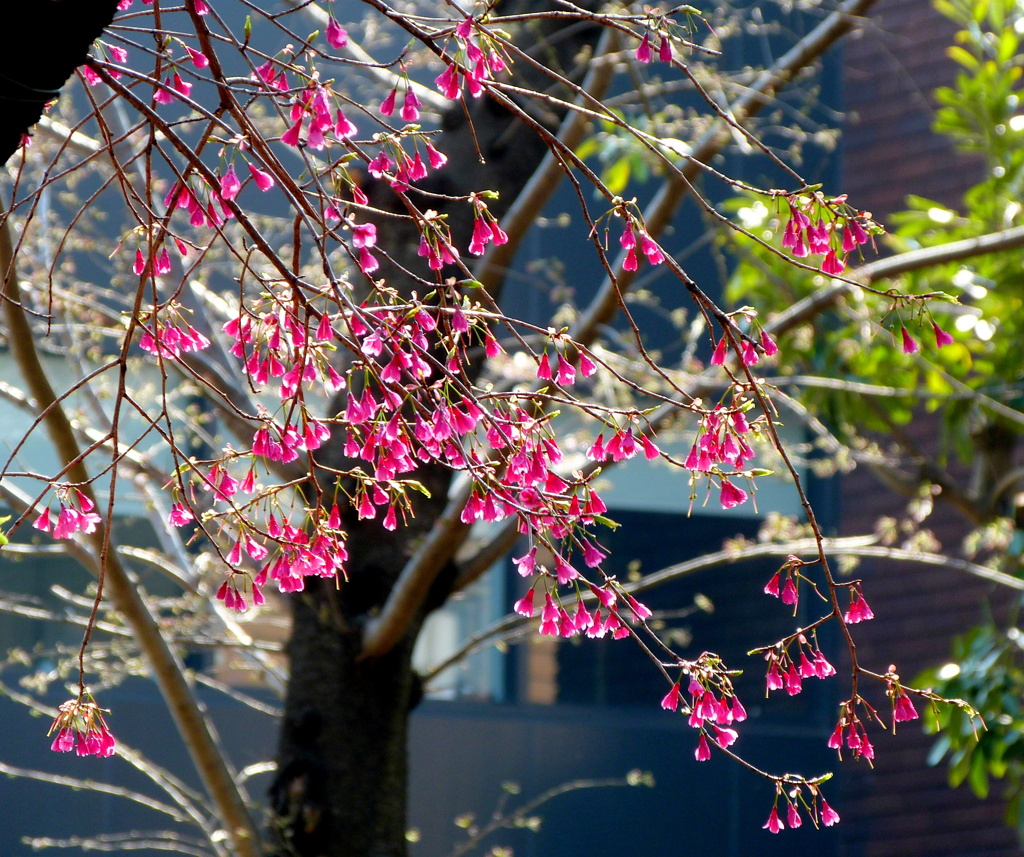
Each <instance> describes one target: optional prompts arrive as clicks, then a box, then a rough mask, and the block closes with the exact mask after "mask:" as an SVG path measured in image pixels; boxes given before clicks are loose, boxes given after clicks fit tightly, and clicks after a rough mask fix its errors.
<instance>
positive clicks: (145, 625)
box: [0, 213, 259, 857]
mask: <svg viewBox="0 0 1024 857" xmlns="http://www.w3.org/2000/svg"><path fill="white" fill-rule="evenodd" d="M11 232H12V226H11V217H10V214H9V213H8V214H7V215H5V216H4V218H3V222H2V224H0V274H2V275H3V313H4V316H5V319H6V322H7V327H8V332H9V341H10V348H11V353H12V355H13V357H14V360H15V363H16V365H17V366H18V369H19V371H20V372H21V374H22V377H23V378H24V379H25V383H26V387H27V390H28V393H29V395H30V396H31V397H32V398H33V399H35V401H36V404H37V406H38V407H39V408H40V409H42V410H43V411H44V412H45V417H44V420H43V422H44V425H45V428H46V430H47V432H48V433H49V435H50V440H51V443H52V444H53V447H54V450H55V452H56V453H57V456H58V459H59V460H60V461H61V462H63V463H64V464H65V466H66V467H67V471H66V474H67V479H68V481H70V482H73V483H75V484H76V485H77V486H78V487H79V490H80V491H81V492H82V493H83V494H84V495H85V496H87V497H89V499H90V500H91V501H92V502H93V503H94V505H95V497H94V495H93V492H92V489H91V485H90V478H89V474H88V471H87V470H86V467H85V463H84V461H83V460H82V453H81V450H80V448H79V445H78V441H77V440H76V438H75V433H74V429H73V427H72V425H71V422H70V420H69V419H68V416H67V414H66V413H65V411H64V409H63V408H62V407H61V406H60V405H59V400H58V397H57V395H56V393H55V392H54V390H53V387H52V386H51V384H50V380H49V378H48V377H47V375H46V371H45V369H44V368H43V365H42V362H41V361H40V359H39V354H38V352H37V351H36V348H35V341H34V338H33V335H32V329H31V327H30V325H29V322H28V318H27V316H26V314H25V312H24V310H23V308H22V305H21V290H20V287H19V284H18V277H17V269H16V259H15V255H14V243H13V241H12V237H11ZM86 538H87V539H88V543H89V545H90V549H91V552H92V553H93V554H94V556H97V557H99V556H105V557H106V563H105V567H103V568H101V569H100V571H102V572H103V573H104V575H105V577H106V580H107V585H108V588H109V592H110V595H111V597H112V599H113V601H114V603H115V605H116V607H117V610H118V612H119V613H120V614H121V616H122V618H123V619H124V620H125V622H127V623H128V624H129V625H130V626H131V627H132V629H133V631H134V632H135V635H136V639H137V641H138V643H139V647H140V649H141V650H142V651H143V653H144V654H145V655H146V658H147V660H148V661H149V664H150V667H151V669H152V671H153V676H154V678H155V679H156V682H157V684H158V686H159V687H160V690H161V692H162V694H163V696H164V699H165V700H166V702H167V706H168V709H169V710H170V711H171V714H172V716H173V717H174V721H175V724H176V725H177V727H178V730H179V732H180V733H181V736H182V738H183V739H184V741H185V744H186V746H187V747H188V749H189V752H190V754H191V756H192V759H193V762H194V764H195V766H196V769H197V771H198V773H199V775H200V777H201V779H202V780H203V783H204V785H205V786H206V788H207V790H208V792H209V794H210V798H211V800H212V801H213V804H214V806H215V807H216V810H217V812H218V814H219V815H220V817H221V819H222V821H223V823H224V824H225V826H226V827H227V830H228V835H229V837H230V839H231V842H232V846H233V848H234V851H235V854H237V855H238V857H258V848H257V844H258V841H259V837H258V833H257V830H256V827H255V825H254V823H253V820H252V819H251V817H250V816H249V812H248V809H247V808H246V806H245V804H244V802H243V800H242V797H241V795H240V794H239V791H238V788H237V786H236V785H235V783H234V779H233V775H232V773H231V772H230V771H229V769H228V766H227V760H226V759H225V758H224V757H223V755H222V754H221V752H220V749H219V746H218V743H219V742H218V741H217V738H216V735H215V732H214V729H213V725H212V723H210V722H209V721H208V720H207V719H206V718H205V717H204V715H203V712H202V710H201V709H200V708H199V705H198V702H197V701H196V699H195V697H194V695H193V694H192V689H191V687H190V686H189V684H188V682H187V680H186V678H185V667H184V664H182V662H181V659H180V658H179V656H178V654H177V652H175V651H174V649H173V648H172V647H171V646H170V644H169V643H168V642H167V640H166V639H165V638H164V636H163V633H162V632H161V630H160V627H159V625H158V624H157V621H156V618H155V617H154V616H153V614H152V613H151V612H150V609H149V606H148V605H147V604H146V602H145V600H144V599H143V598H142V596H141V594H140V593H139V591H138V590H137V589H136V588H135V585H134V583H133V581H132V579H131V577H130V576H129V574H128V572H127V569H126V568H125V567H124V566H123V565H122V564H121V561H120V558H119V557H118V555H117V552H116V551H108V550H107V546H108V545H109V544H110V540H109V534H108V532H107V522H101V524H100V525H99V526H97V527H96V531H95V532H94V533H92V534H90V535H89V536H87V537H86Z"/></svg>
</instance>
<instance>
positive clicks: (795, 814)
mask: <svg viewBox="0 0 1024 857" xmlns="http://www.w3.org/2000/svg"><path fill="white" fill-rule="evenodd" d="M786 823H787V824H788V825H789V829H790V830H796V829H797V828H798V827H799V826H800V825H801V824H803V821H802V820H801V819H800V810H799V809H797V806H796V804H795V803H791V804H790V805H789V809H787V810H786Z"/></svg>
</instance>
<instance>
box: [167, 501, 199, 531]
mask: <svg viewBox="0 0 1024 857" xmlns="http://www.w3.org/2000/svg"><path fill="white" fill-rule="evenodd" d="M194 520H195V516H194V515H193V514H192V512H191V510H190V509H189V508H188V507H187V506H185V505H184V504H183V503H175V504H174V505H173V506H171V513H170V514H169V515H168V516H167V522H168V523H169V524H170V525H171V526H172V527H184V526H185V525H186V524H188V523H189V522H190V521H194Z"/></svg>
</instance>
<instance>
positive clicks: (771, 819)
mask: <svg viewBox="0 0 1024 857" xmlns="http://www.w3.org/2000/svg"><path fill="white" fill-rule="evenodd" d="M761 827H762V829H764V830H767V831H769V832H771V833H778V832H779V831H780V830H785V829H786V825H784V824H783V823H782V819H781V818H779V808H778V807H776V806H773V807H772V811H771V815H769V816H768V820H767V821H766V822H765V823H764V824H762V825H761Z"/></svg>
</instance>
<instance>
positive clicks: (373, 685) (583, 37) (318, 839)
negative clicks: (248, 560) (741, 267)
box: [271, 3, 598, 857]
mask: <svg viewBox="0 0 1024 857" xmlns="http://www.w3.org/2000/svg"><path fill="white" fill-rule="evenodd" d="M519 5H520V6H525V5H526V4H525V3H521V4H519ZM503 11H505V10H503ZM521 36H525V38H520V40H519V41H520V43H521V44H523V43H532V44H533V45H534V48H535V49H536V50H538V51H542V52H543V55H542V57H541V58H542V59H543V61H544V62H545V63H548V64H550V65H551V67H552V68H555V69H556V70H557V69H561V70H563V71H565V72H567V73H568V72H569V70H570V69H572V68H573V64H574V60H575V59H576V55H577V54H578V53H579V52H580V50H581V49H582V48H584V47H586V46H587V45H592V44H594V43H595V42H596V39H597V36H598V29H597V28H596V27H593V28H591V27H580V26H578V25H577V26H576V27H575V28H572V29H570V30H563V31H561V32H559V31H557V30H551V31H549V32H546V33H545V32H542V31H540V30H536V31H532V32H530V33H528V34H521ZM525 65H526V64H525V63H522V62H521V63H518V64H517V65H516V69H515V72H516V82H517V84H519V85H522V82H523V81H524V80H525V81H527V82H529V83H533V84H534V85H537V86H546V85H547V84H546V83H545V82H542V81H540V80H537V79H532V78H536V74H535V73H531V71H530V70H529V69H527V68H525ZM582 70H583V69H582V68H581V69H579V70H578V71H582ZM466 106H467V107H468V112H469V116H470V119H469V120H468V121H467V117H466V113H465V112H464V110H463V107H462V105H461V104H456V105H455V106H454V107H453V108H452V109H451V110H450V111H449V113H448V115H447V116H446V117H445V118H444V121H443V124H442V130H443V136H442V139H441V140H440V141H439V142H438V147H439V148H440V149H441V150H442V151H444V152H445V153H446V154H447V156H448V158H449V163H448V165H447V167H446V168H445V169H443V170H441V171H439V172H438V173H436V174H434V175H433V176H432V177H431V178H430V179H429V182H424V183H423V186H424V187H425V188H426V189H428V190H430V191H433V192H438V193H443V194H451V195H464V194H467V193H469V192H471V191H474V190H484V189H486V190H496V191H498V192H499V194H500V198H499V200H498V201H496V202H494V203H490V208H491V211H492V212H493V213H494V214H496V215H498V216H501V214H503V213H504V212H505V211H506V210H507V209H508V207H509V205H510V204H511V203H512V202H513V201H514V200H515V198H516V196H517V195H518V194H519V192H520V191H521V190H522V189H523V187H524V186H525V184H526V182H527V181H528V180H529V178H530V176H531V175H532V174H533V171H534V170H535V169H536V167H537V166H538V165H539V163H540V161H541V159H542V158H543V156H544V154H545V152H546V151H547V147H546V145H545V144H544V142H543V140H542V139H541V138H540V137H539V136H538V134H537V132H536V131H535V130H531V129H530V128H529V127H527V125H526V123H524V122H522V121H520V120H519V119H517V118H515V117H514V116H513V115H511V113H510V112H509V111H507V110H506V109H505V108H504V107H502V106H501V105H499V104H497V103H496V102H495V101H492V100H489V99H487V98H484V99H481V100H479V101H472V100H469V101H468V102H467V105H466ZM536 109H537V108H536V105H535V104H534V105H531V107H530V110H531V113H532V115H533V116H536V115H537V113H536ZM540 118H541V121H542V122H543V124H545V125H546V126H548V127H549V128H550V129H552V130H553V129H554V127H555V125H556V124H557V122H558V121H559V119H560V118H561V117H559V116H557V115H555V114H550V115H547V116H542V117H540ZM470 123H471V125H472V127H471V126H470ZM369 193H370V197H371V201H372V202H373V203H374V205H377V206H380V207H383V208H391V209H394V210H395V211H404V208H402V207H401V205H400V203H399V201H398V200H397V198H396V197H395V194H394V192H393V191H392V190H391V189H390V188H389V187H386V186H384V185H383V184H381V185H380V186H378V185H372V186H371V187H370V188H369ZM413 198H414V197H413ZM417 202H419V201H418V200H417ZM429 207H431V208H434V209H435V210H438V209H440V210H441V213H445V214H448V216H449V220H448V223H449V225H450V226H451V228H452V232H453V235H454V236H455V239H456V244H457V245H459V246H463V247H464V246H465V245H466V241H467V240H468V236H469V233H470V230H471V228H472V214H471V210H470V206H469V205H467V204H466V203H459V204H456V205H452V206H448V207H447V209H448V210H445V207H444V206H440V205H438V202H437V200H436V199H431V200H430V202H429ZM377 226H378V234H379V243H380V245H381V246H383V247H385V248H387V250H388V252H389V253H390V254H391V255H392V256H393V257H394V258H395V260H396V262H397V263H398V264H399V265H402V266H407V267H408V268H409V269H410V270H414V271H421V272H423V276H424V277H425V278H428V279H429V278H431V274H430V272H429V271H428V270H427V269H426V267H425V266H424V264H423V260H422V259H419V258H418V257H417V255H416V248H417V245H418V241H419V233H418V232H417V231H415V229H414V227H412V226H411V225H410V224H408V223H405V222H403V221H398V220H395V219H393V218H392V219H385V218H381V219H380V220H379V221H378V223H377ZM382 273H383V274H384V275H385V276H386V277H387V280H388V284H389V285H390V286H392V287H395V288H399V289H403V288H404V289H406V290H409V289H411V288H413V287H415V284H413V283H410V282H408V278H405V279H404V280H403V275H402V274H401V273H400V272H398V271H397V270H395V269H394V268H392V269H391V270H389V271H385V272H382ZM452 273H454V271H453V272H452ZM419 290H420V292H421V293H422V292H423V288H422V286H420V288H419ZM334 410H335V411H337V410H341V408H335V409H334ZM343 440H344V439H343V437H340V436H339V437H335V438H333V439H332V442H331V444H330V445H329V448H328V449H327V451H326V456H325V458H326V460H327V463H328V464H331V465H334V466H344V463H343V461H342V459H341V453H340V449H339V448H340V446H341V444H342V443H343ZM413 477H414V478H416V479H418V480H419V481H420V482H421V483H423V484H424V485H425V486H426V487H427V488H428V489H429V491H430V495H431V496H430V499H424V498H420V499H419V500H418V501H417V503H416V505H415V512H416V514H415V517H414V518H413V519H411V521H410V524H409V526H406V527H400V528H399V529H398V530H397V531H395V532H388V531H387V530H384V529H383V528H382V527H381V526H380V525H379V524H378V523H377V522H375V521H357V520H356V519H355V514H354V512H351V511H350V514H349V515H348V518H349V519H348V520H347V521H346V525H347V526H346V528H347V532H348V552H349V555H350V557H351V559H350V563H349V569H348V573H349V580H348V582H346V583H343V584H342V585H341V587H340V588H337V589H336V588H335V586H334V584H333V583H331V582H318V583H317V585H315V586H312V587H310V588H309V589H308V591H307V592H305V593H303V594H302V595H301V596H297V597H296V596H293V597H292V618H293V629H292V637H291V640H290V642H289V644H288V655H289V659H290V662H291V674H290V681H289V685H288V694H287V701H286V708H285V718H284V724H283V727H282V732H281V741H280V748H279V752H278V766H279V768H278V770H279V773H278V775H277V778H276V780H275V782H274V784H273V786H272V788H271V805H272V808H273V810H274V816H275V818H274V822H273V823H274V824H275V826H276V827H277V832H278V835H279V836H280V837H281V838H282V839H283V840H284V845H283V846H282V850H281V853H282V855H284V854H297V855H300V856H301V857H343V855H345V857H348V855H360V857H401V855H404V854H405V853H406V840H405V832H406V790H407V779H408V778H407V748H406V741H407V732H408V720H409V713H410V711H411V709H412V708H413V707H414V706H415V705H416V704H417V703H418V702H419V699H420V696H421V690H420V686H419V681H418V677H417V676H416V675H415V674H414V671H413V668H412V650H413V647H414V645H415V641H416V636H417V635H418V633H419V630H420V627H421V625H422V622H423V620H424V618H425V617H426V615H427V613H428V612H429V611H430V610H431V609H434V608H436V607H437V606H439V605H440V604H441V603H443V602H444V600H445V599H446V598H447V596H448V595H449V593H450V589H451V585H452V582H453V579H454V567H452V568H451V569H450V572H451V573H447V574H446V573H442V574H441V575H440V577H439V578H438V579H437V580H436V581H435V583H434V586H433V590H432V591H431V593H430V595H429V597H428V598H427V599H426V603H425V604H424V605H423V607H422V609H421V610H420V611H419V613H418V615H417V616H416V618H415V620H414V621H413V622H412V623H411V625H410V627H409V628H408V630H407V632H406V634H405V636H404V637H403V638H402V640H401V641H400V642H399V643H398V644H397V645H396V646H394V648H392V649H391V650H390V651H389V652H388V653H387V654H386V655H384V656H383V657H380V658H379V659H376V660H369V659H363V658H361V651H362V645H361V643H362V630H363V628H364V627H365V625H366V622H367V620H368V619H369V618H371V617H372V616H374V615H375V614H376V612H377V611H379V610H380V608H381V606H382V605H383V604H384V603H385V601H386V599H387V597H388V594H389V592H390V591H391V588H392V586H393V585H394V583H395V581H396V580H397V578H398V576H399V574H400V572H401V571H402V568H403V567H404V565H405V564H406V561H407V560H408V559H409V557H410V556H411V555H412V553H413V552H414V550H415V549H416V546H417V544H418V542H420V541H421V540H422V538H423V537H424V536H425V534H426V533H427V532H428V531H429V530H430V527H431V525H432V524H433V522H434V521H435V520H436V518H437V517H438V516H439V514H440V513H441V511H442V510H443V508H444V506H445V502H446V495H447V492H448V487H449V483H450V480H451V473H450V472H449V471H448V470H447V469H445V468H442V467H439V466H436V465H433V466H424V467H422V468H421V469H420V471H419V472H418V473H416V474H413ZM325 487H326V486H325Z"/></svg>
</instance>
